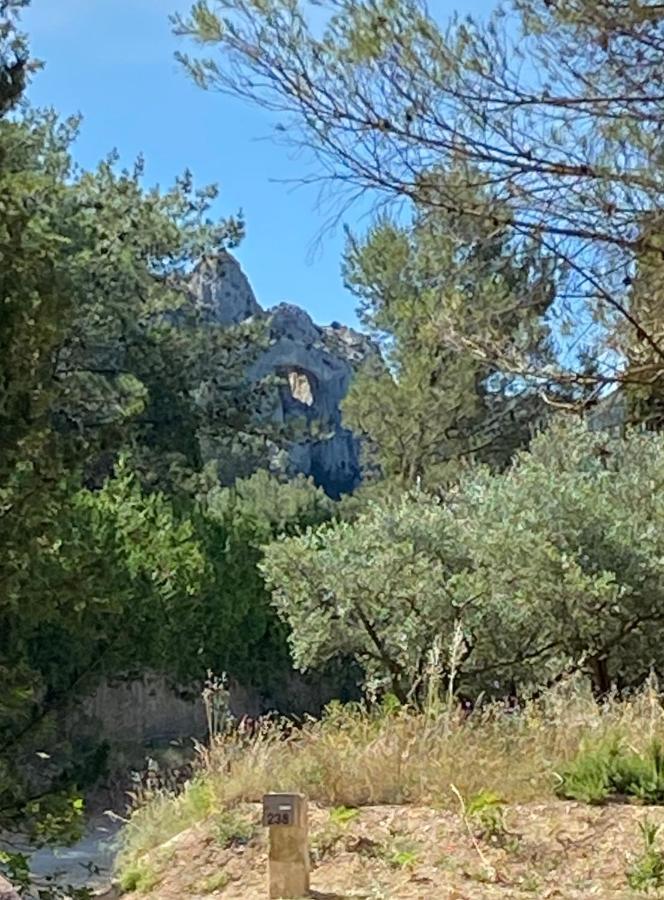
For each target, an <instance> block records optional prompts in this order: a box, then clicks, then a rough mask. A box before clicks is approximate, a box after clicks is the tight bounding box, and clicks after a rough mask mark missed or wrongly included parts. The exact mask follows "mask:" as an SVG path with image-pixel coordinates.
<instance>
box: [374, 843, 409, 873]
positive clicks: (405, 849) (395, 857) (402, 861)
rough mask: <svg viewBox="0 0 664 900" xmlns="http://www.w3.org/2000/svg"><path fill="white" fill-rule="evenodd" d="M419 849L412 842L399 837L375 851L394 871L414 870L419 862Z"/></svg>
mask: <svg viewBox="0 0 664 900" xmlns="http://www.w3.org/2000/svg"><path fill="white" fill-rule="evenodd" d="M418 849H419V848H418V847H417V845H415V844H414V843H413V842H412V841H409V840H405V839H404V838H403V837H397V838H396V839H393V840H392V841H388V842H386V843H385V844H383V845H382V846H378V847H376V848H375V849H373V855H377V856H380V857H381V858H382V859H384V860H385V862H386V863H387V864H388V865H389V866H391V867H392V868H393V869H412V868H413V867H414V866H415V865H416V864H417V860H418Z"/></svg>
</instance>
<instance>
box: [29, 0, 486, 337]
mask: <svg viewBox="0 0 664 900" xmlns="http://www.w3.org/2000/svg"><path fill="white" fill-rule="evenodd" d="M190 5H191V3H190V2H189V0H33V5H32V7H31V8H29V9H28V10H27V11H26V13H25V14H24V17H23V22H24V25H25V27H26V30H27V31H28V33H29V35H30V38H31V46H32V51H33V54H34V55H35V56H37V57H39V58H40V59H43V60H44V62H45V63H46V68H45V70H43V71H42V72H40V73H39V74H38V75H37V76H36V78H35V80H34V82H33V84H32V87H31V90H30V98H31V100H32V102H33V103H34V104H36V105H39V106H51V105H52V106H54V107H55V108H56V109H57V110H58V111H59V112H60V113H61V114H63V115H69V114H72V113H81V114H82V115H83V128H82V132H81V136H80V138H79V140H78V142H77V144H76V146H75V148H74V155H75V157H76V159H77V161H78V162H79V163H80V164H81V165H83V166H85V167H93V166H94V165H95V164H96V163H97V162H98V161H99V159H100V158H101V157H103V156H105V155H106V153H107V152H108V151H109V150H112V149H114V148H117V149H118V151H119V152H120V155H121V159H122V162H123V164H126V165H130V164H131V163H132V162H133V160H134V159H135V158H136V156H137V155H138V154H139V153H143V154H144V155H145V159H146V164H147V168H146V176H147V181H148V182H149V183H159V184H162V185H167V184H170V183H171V182H172V180H173V177H174V176H175V175H176V174H178V173H180V172H182V171H183V170H184V169H185V168H189V169H191V171H192V172H193V173H194V176H195V178H196V180H197V182H198V183H199V184H207V183H209V182H215V183H218V184H219V185H220V188H221V196H220V199H219V201H218V207H217V211H218V212H219V214H228V213H232V212H235V211H236V210H237V209H238V208H240V207H242V209H243V210H244V213H245V217H246V222H247V237H246V239H245V241H244V242H243V243H242V245H241V247H240V248H239V250H238V251H237V256H238V258H239V260H240V262H241V263H242V266H243V268H244V270H245V271H246V273H247V275H248V276H249V278H250V280H251V283H252V285H253V287H254V290H255V292H256V295H257V297H258V300H259V302H260V303H261V304H262V305H263V306H265V307H268V306H272V305H274V304H275V303H279V302H280V301H282V300H288V301H290V302H294V303H298V304H299V305H300V306H303V307H304V308H305V309H306V310H307V311H308V312H309V313H310V314H311V315H312V316H313V317H314V319H315V320H317V321H319V322H321V323H327V322H330V321H331V320H333V319H337V320H339V321H341V322H344V323H347V324H353V323H354V322H355V321H356V320H355V313H354V307H355V302H354V298H353V297H352V296H351V295H350V294H349V293H347V292H346V291H345V290H344V287H343V283H342V280H341V274H340V260H341V251H342V247H343V237H342V234H341V233H338V234H335V235H327V236H326V237H325V239H324V241H323V243H322V246H320V247H319V248H318V249H317V251H316V253H315V255H314V256H313V258H311V249H312V243H313V241H314V239H315V238H316V236H317V235H318V233H319V231H320V229H321V226H322V224H323V216H322V214H321V213H319V212H318V211H317V210H316V190H315V188H298V189H296V190H293V188H292V187H289V186H287V185H285V184H282V183H278V179H292V178H296V177H297V176H298V175H299V174H302V172H301V166H302V163H301V162H298V160H296V159H293V158H292V157H291V156H290V155H289V152H288V151H287V150H286V149H284V148H281V147H277V146H275V144H274V143H272V141H271V140H269V136H270V120H269V118H268V116H267V114H266V113H264V112H263V111H261V110H257V109H255V108H253V107H250V106H248V105H246V104H243V103H241V102H239V101H236V100H233V99H231V98H227V97H223V96H220V95H218V94H209V93H206V92H204V91H201V90H200V89H199V88H196V87H195V86H194V85H193V84H191V83H190V82H189V80H188V79H187V77H186V76H185V74H184V73H183V71H182V70H181V69H180V67H179V66H178V65H177V63H176V62H175V61H174V59H173V53H174V51H175V50H176V49H177V48H178V47H182V48H183V49H184V48H185V47H186V44H183V43H181V42H180V41H179V40H178V39H177V38H175V37H174V36H173V35H172V34H171V30H170V27H169V22H168V14H169V13H172V12H176V11H180V12H186V11H187V10H188V9H189V7H190ZM493 5H494V3H493V0H470V2H469V0H466V2H464V0H432V2H431V8H432V10H434V11H435V13H436V15H437V16H439V17H440V18H441V19H445V18H447V16H448V15H449V14H451V13H452V12H453V11H454V9H458V10H459V12H461V13H463V14H465V13H473V14H478V13H479V14H482V13H484V12H486V11H488V10H489V9H490V8H492V7H493ZM349 224H351V225H353V224H354V223H353V221H352V220H351V221H350V222H349Z"/></svg>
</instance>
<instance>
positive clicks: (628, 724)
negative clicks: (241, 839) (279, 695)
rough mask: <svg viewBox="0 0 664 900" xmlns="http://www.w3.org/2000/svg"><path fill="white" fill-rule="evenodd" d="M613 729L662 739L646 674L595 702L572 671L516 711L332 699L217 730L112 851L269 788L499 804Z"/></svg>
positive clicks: (334, 797)
mask: <svg viewBox="0 0 664 900" xmlns="http://www.w3.org/2000/svg"><path fill="white" fill-rule="evenodd" d="M612 736H616V737H621V738H622V739H623V740H624V741H625V742H626V743H628V744H629V745H632V746H633V747H634V749H636V750H642V749H644V748H645V747H646V746H647V744H648V743H649V742H650V741H652V739H653V738H655V737H660V738H661V739H662V740H664V706H663V703H662V696H661V695H660V694H659V692H658V690H657V686H656V685H655V684H654V683H649V684H648V685H646V686H645V687H644V688H643V690H641V691H640V692H639V693H637V694H635V695H634V696H633V697H631V698H629V699H621V700H619V699H617V698H609V699H608V700H606V701H604V702H603V703H601V704H598V703H597V702H596V700H595V699H594V698H593V696H592V694H591V693H590V690H589V688H588V687H587V686H586V685H584V684H583V683H581V682H578V681H574V682H569V683H566V684H563V685H560V686H558V687H557V688H556V689H555V690H552V691H550V692H549V693H548V694H547V695H546V696H544V697H542V698H540V699H538V700H537V701H533V702H530V703H528V704H527V705H526V706H525V707H524V708H522V709H521V710H519V711H517V712H506V710H505V708H504V707H503V706H502V705H495V706H489V707H487V708H485V709H483V710H481V711H479V712H474V713H473V714H472V715H470V716H469V717H466V718H464V717H463V716H461V715H460V714H459V713H458V712H457V711H456V710H455V711H451V710H450V708H449V707H446V708H445V709H442V710H438V711H437V712H436V713H435V714H427V713H421V712H420V713H417V712H413V711H410V710H407V709H402V708H398V709H390V710H387V711H386V710H382V711H368V710H366V709H364V708H363V707H361V706H353V705H350V706H341V705H338V704H332V705H331V706H330V707H329V708H328V710H327V712H326V714H325V716H324V717H323V718H322V719H321V720H319V721H313V720H312V721H309V722H307V723H305V724H304V726H303V727H302V728H301V729H299V730H297V731H295V732H294V733H292V734H290V735H289V736H287V737H286V736H284V733H283V731H282V730H281V729H280V728H279V726H278V725H274V726H272V727H267V728H265V729H264V730H262V731H261V732H260V733H259V734H258V735H257V736H255V737H254V738H253V739H252V740H250V741H247V740H241V739H240V738H239V737H238V736H237V735H234V734H227V735H222V736H219V737H217V738H216V739H215V740H214V741H212V743H211V745H210V746H209V747H207V748H205V749H203V750H202V752H201V768H200V771H199V774H198V775H197V776H196V778H195V779H194V780H193V781H192V782H191V783H190V784H189V786H188V787H187V789H186V790H185V792H184V793H183V794H182V795H181V796H179V797H172V796H171V797H169V796H164V795H161V796H159V797H156V798H154V799H153V800H151V801H150V802H149V803H147V804H146V805H145V806H143V807H141V808H140V809H137V810H136V811H135V812H134V814H133V816H132V817H131V819H130V821H129V823H128V824H127V827H126V829H125V832H124V849H123V853H122V855H121V858H124V859H129V858H133V859H135V858H136V857H137V856H140V855H141V854H143V853H145V852H147V851H149V850H151V849H152V848H154V847H156V846H158V845H160V844H162V843H163V842H165V841H166V840H168V839H169V838H170V837H172V836H173V835H175V834H176V833H178V832H179V831H181V830H183V829H184V828H186V827H189V826H191V825H193V824H195V823H196V822H199V821H201V820H203V819H205V818H206V817H208V816H211V815H219V814H222V813H223V811H224V810H226V809H228V808H229V807H232V806H234V805H235V804H238V803H240V802H243V801H244V802H247V801H248V802H253V801H259V800H260V799H261V797H262V795H263V794H264V793H266V792H268V791H301V792H303V793H305V794H306V795H307V796H308V797H309V799H310V800H312V801H318V802H320V803H321V804H324V805H329V806H341V805H343V806H364V805H372V804H421V805H430V806H435V807H441V808H444V807H451V808H452V807H453V808H456V807H457V805H458V800H457V798H456V796H455V793H454V791H453V789H452V785H453V786H454V787H455V788H456V790H457V791H459V792H460V793H461V794H462V795H463V796H470V795H472V794H475V793H477V792H479V791H481V790H492V791H495V792H497V793H498V794H499V795H500V796H501V797H502V798H503V799H504V800H505V801H506V802H507V803H524V802H528V801H533V800H540V801H542V800H547V799H552V798H553V797H554V793H555V787H556V771H557V770H558V769H559V767H560V766H561V765H563V764H564V763H566V762H567V761H568V760H570V759H571V758H572V757H573V756H574V755H575V754H576V753H577V752H578V751H579V749H580V747H581V746H583V745H584V744H588V745H592V744H594V743H595V742H597V743H599V742H601V741H603V740H604V739H607V738H609V737H612Z"/></svg>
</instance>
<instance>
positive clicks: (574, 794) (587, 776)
mask: <svg viewBox="0 0 664 900" xmlns="http://www.w3.org/2000/svg"><path fill="white" fill-rule="evenodd" d="M557 790H558V793H559V794H560V796H562V797H568V798H570V799H573V800H581V801H582V802H584V803H603V802H604V801H605V800H608V799H610V798H611V797H615V796H625V797H634V798H635V799H636V800H638V801H639V802H640V803H645V804H661V803H662V801H663V800H664V748H663V747H662V744H661V743H660V741H659V740H657V739H653V740H652V741H651V742H650V744H649V745H648V747H647V748H646V750H645V751H644V752H643V753H637V752H636V751H634V750H631V749H629V748H627V747H626V746H625V745H624V743H623V742H622V741H620V740H618V739H616V738H612V739H605V740H604V741H603V742H602V743H600V744H599V745H598V746H595V747H592V748H582V749H581V751H580V752H579V753H578V755H577V756H576V757H575V758H574V759H573V760H572V761H571V762H570V764H569V765H568V766H566V767H565V769H563V771H562V772H561V773H560V784H559V786H558V788H557Z"/></svg>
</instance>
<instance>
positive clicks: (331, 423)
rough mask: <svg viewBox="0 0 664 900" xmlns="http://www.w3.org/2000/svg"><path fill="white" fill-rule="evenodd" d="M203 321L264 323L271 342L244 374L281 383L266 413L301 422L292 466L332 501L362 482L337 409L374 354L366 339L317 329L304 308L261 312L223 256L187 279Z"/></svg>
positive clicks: (341, 329) (352, 440)
mask: <svg viewBox="0 0 664 900" xmlns="http://www.w3.org/2000/svg"><path fill="white" fill-rule="evenodd" d="M190 290H191V294H192V299H193V302H194V304H195V305H196V307H197V308H198V310H199V311H200V312H201V314H202V316H203V318H204V320H207V321H210V322H215V323H219V324H223V325H231V324H237V323H239V322H243V321H246V320H247V319H250V318H254V319H255V318H261V319H264V320H265V322H266V325H267V328H268V331H269V345H268V347H267V348H266V350H265V351H264V352H263V353H261V355H260V356H259V358H258V359H257V360H256V361H255V362H254V363H253V365H252V366H251V369H250V371H249V375H250V377H251V378H252V379H254V380H260V379H263V378H265V377H266V376H268V375H271V374H273V373H274V374H277V375H279V376H281V378H282V387H281V389H280V391H279V397H278V401H277V403H276V405H275V408H274V409H273V410H272V412H271V415H272V416H273V418H274V420H275V421H276V422H279V423H281V422H287V421H292V420H295V419H298V420H300V423H301V425H302V426H303V428H302V432H303V436H302V437H298V439H297V440H295V441H294V442H293V443H292V445H291V447H290V451H289V463H290V469H291V471H293V472H301V473H302V474H304V475H307V476H311V477H312V478H313V479H314V481H315V482H316V484H319V485H320V486H321V487H323V488H324V490H325V491H327V493H328V494H329V495H330V496H332V497H339V496H340V495H341V494H343V493H346V492H348V491H351V490H353V488H354V487H356V486H357V484H358V483H359V481H360V445H359V439H358V438H357V437H356V436H355V435H354V434H353V433H352V432H351V431H349V430H348V429H347V428H344V427H343V426H342V424H341V411H340V404H341V401H342V400H343V398H344V397H345V396H346V393H347V392H348V388H349V385H350V381H351V378H352V377H353V374H354V372H355V371H356V369H357V368H358V367H359V366H360V365H361V364H362V363H363V362H364V360H366V359H367V358H368V356H370V355H374V354H376V353H378V350H377V348H376V346H375V344H374V343H373V342H372V341H371V340H370V339H369V338H368V337H366V336H365V335H363V334H360V333H359V332H357V331H354V330H353V329H351V328H347V327H345V326H343V325H340V324H339V323H337V322H334V323H332V324H331V325H329V326H323V327H321V326H318V325H316V324H315V323H314V322H313V321H312V319H311V317H310V316H309V315H308V313H306V312H305V311H304V310H303V309H301V308H300V307H298V306H294V305H292V304H290V303H281V304H279V305H278V306H276V307H274V308H273V309H270V310H267V311H264V310H263V309H262V307H261V306H260V305H259V304H258V302H257V300H256V297H255V296H254V293H253V291H252V289H251V285H250V284H249V281H248V279H247V277H246V276H245V275H244V273H243V272H242V269H241V268H240V266H239V264H238V262H237V261H236V260H235V259H234V258H233V257H232V256H231V255H230V254H229V253H226V252H224V253H222V254H220V255H219V256H218V257H216V258H213V259H208V260H205V261H203V263H201V265H200V266H199V267H198V268H197V270H196V271H195V272H194V274H193V275H192V278H191V281H190Z"/></svg>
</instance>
